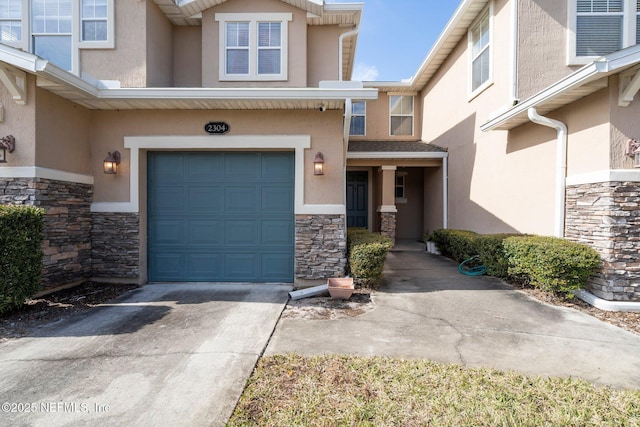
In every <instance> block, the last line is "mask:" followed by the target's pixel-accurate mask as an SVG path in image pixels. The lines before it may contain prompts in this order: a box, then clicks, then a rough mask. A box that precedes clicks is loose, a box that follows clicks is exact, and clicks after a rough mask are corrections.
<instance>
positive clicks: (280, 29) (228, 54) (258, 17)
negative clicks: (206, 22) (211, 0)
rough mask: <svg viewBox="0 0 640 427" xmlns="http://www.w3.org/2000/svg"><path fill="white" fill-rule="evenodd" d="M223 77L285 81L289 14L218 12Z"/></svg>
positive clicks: (222, 78) (224, 78)
mask: <svg viewBox="0 0 640 427" xmlns="http://www.w3.org/2000/svg"><path fill="white" fill-rule="evenodd" d="M215 19H216V21H218V22H219V25H220V41H221V48H220V80H227V81H233V80H286V79H287V40H288V36H287V29H288V24H287V23H288V21H291V20H292V19H293V15H292V14H290V13H262V14H247V13H218V14H216V16H215Z"/></svg>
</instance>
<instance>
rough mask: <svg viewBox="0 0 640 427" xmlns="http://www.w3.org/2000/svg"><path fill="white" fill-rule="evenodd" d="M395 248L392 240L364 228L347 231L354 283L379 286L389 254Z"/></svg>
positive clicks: (348, 255)
mask: <svg viewBox="0 0 640 427" xmlns="http://www.w3.org/2000/svg"><path fill="white" fill-rule="evenodd" d="M392 246H393V243H392V241H391V239H389V238H388V237H384V236H381V235H380V234H377V233H371V232H369V231H367V230H366V229H363V228H349V229H348V230H347V257H348V260H349V263H348V268H349V274H350V275H351V277H353V279H354V282H355V283H357V284H358V285H363V286H371V287H375V286H378V285H379V284H380V283H381V282H382V271H383V269H384V261H385V259H386V256H387V252H389V249H391V247H392Z"/></svg>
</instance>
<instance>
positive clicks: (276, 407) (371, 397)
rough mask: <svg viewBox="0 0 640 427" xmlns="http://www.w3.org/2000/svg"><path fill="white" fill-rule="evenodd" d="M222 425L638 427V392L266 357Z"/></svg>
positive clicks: (494, 374) (377, 360)
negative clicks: (232, 413) (228, 418)
mask: <svg viewBox="0 0 640 427" xmlns="http://www.w3.org/2000/svg"><path fill="white" fill-rule="evenodd" d="M229 425H231V426H235V425H260V426H292V425H313V426H333V425H375V426H418V425H420V426H422V425H426V426H581V427H582V426H640V390H616V389H612V388H609V387H597V386H593V385H591V384H589V383H587V382H585V381H581V380H576V379H571V378H537V377H527V376H524V375H520V374H517V373H513V372H502V371H497V370H490V369H469V368H463V367H460V366H456V365H442V364H437V363H433V362H429V361H423V360H400V359H390V358H382V357H374V358H362V357H343V356H321V357H302V356H298V355H285V356H272V357H264V358H262V359H261V360H260V362H259V363H258V366H257V368H256V370H255V372H254V373H253V375H252V376H251V379H250V380H249V382H248V384H247V387H246V389H245V391H244V394H243V395H242V398H241V399H240V402H239V404H238V407H237V408H236V410H235V413H234V415H233V417H232V418H231V421H230V423H229Z"/></svg>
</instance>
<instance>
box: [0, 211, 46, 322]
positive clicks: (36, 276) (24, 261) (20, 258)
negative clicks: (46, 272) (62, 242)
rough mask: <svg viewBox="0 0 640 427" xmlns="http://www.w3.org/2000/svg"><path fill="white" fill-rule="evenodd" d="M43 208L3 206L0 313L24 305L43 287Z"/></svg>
mask: <svg viewBox="0 0 640 427" xmlns="http://www.w3.org/2000/svg"><path fill="white" fill-rule="evenodd" d="M43 223H44V210H42V209H39V208H35V207H32V206H0V272H1V274H0V276H1V277H0V313H4V312H7V311H10V310H13V309H16V308H19V307H21V306H22V305H23V304H24V301H25V299H26V298H28V297H30V296H31V295H33V294H34V293H36V292H37V291H38V289H39V288H40V270H41V269H42V240H43V234H42V229H43Z"/></svg>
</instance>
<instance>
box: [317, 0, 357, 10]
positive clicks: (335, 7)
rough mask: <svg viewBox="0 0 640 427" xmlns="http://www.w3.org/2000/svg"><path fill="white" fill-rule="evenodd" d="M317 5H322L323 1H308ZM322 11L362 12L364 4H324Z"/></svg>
mask: <svg viewBox="0 0 640 427" xmlns="http://www.w3.org/2000/svg"><path fill="white" fill-rule="evenodd" d="M309 1H311V2H313V3H316V4H318V5H322V3H323V1H322V0H318V1H317V2H315V1H313V0H309ZM323 10H324V11H325V12H362V11H363V10H364V3H361V2H352V3H324V8H323Z"/></svg>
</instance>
